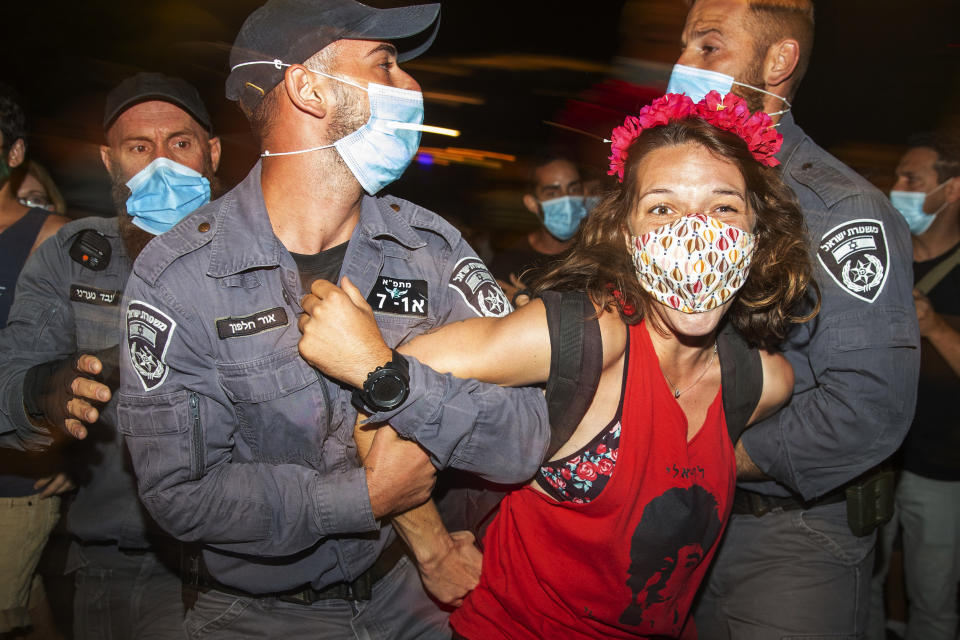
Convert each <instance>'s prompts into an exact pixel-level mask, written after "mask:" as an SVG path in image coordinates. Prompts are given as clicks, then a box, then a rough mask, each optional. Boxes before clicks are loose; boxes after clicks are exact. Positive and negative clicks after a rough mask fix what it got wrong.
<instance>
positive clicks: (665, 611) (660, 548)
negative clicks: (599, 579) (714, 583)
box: [620, 485, 723, 634]
mask: <svg viewBox="0 0 960 640" xmlns="http://www.w3.org/2000/svg"><path fill="white" fill-rule="evenodd" d="M722 528H723V525H722V523H721V522H720V516H719V513H718V505H717V500H716V499H715V498H714V497H713V496H712V495H711V494H710V492H709V491H707V490H706V489H704V488H703V487H701V486H699V485H693V486H691V487H687V488H684V487H674V488H672V489H669V490H667V491H666V492H664V493H663V494H662V495H660V496H658V497H656V498H654V499H653V500H651V501H650V502H649V503H648V504H647V506H646V507H645V508H644V510H643V515H642V516H641V518H640V522H639V524H637V527H636V529H634V532H633V537H632V538H631V541H630V568H629V570H628V577H627V581H626V584H627V586H628V587H630V592H631V594H632V595H631V598H630V605H629V606H628V607H627V608H626V610H624V612H623V614H622V615H621V616H620V623H621V624H627V625H632V626H639V627H640V628H641V629H642V630H647V629H650V630H653V631H655V632H656V633H658V634H662V633H664V632H668V631H669V632H679V631H680V629H681V628H682V626H683V623H684V622H685V620H683V619H681V618H680V616H679V615H677V613H676V606H675V602H674V600H675V598H676V597H677V596H678V595H679V594H680V593H682V592H683V591H684V590H685V589H690V588H693V586H692V585H687V584H686V583H687V580H688V578H689V577H690V575H691V574H692V573H693V572H694V570H695V569H696V568H697V567H698V566H699V565H700V563H701V562H703V558H704V556H705V555H706V552H707V550H709V549H710V548H711V547H712V546H713V544H714V543H715V542H716V541H717V538H718V537H719V535H720V531H721V530H722ZM655 625H656V626H655Z"/></svg>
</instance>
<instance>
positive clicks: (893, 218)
mask: <svg viewBox="0 0 960 640" xmlns="http://www.w3.org/2000/svg"><path fill="white" fill-rule="evenodd" d="M812 43H813V5H812V2H810V0H778V1H777V2H768V1H767V0H696V1H695V2H694V3H693V6H692V7H691V10H690V13H689V14H688V15H687V21H686V25H685V26H684V30H683V52H682V54H681V56H680V58H679V60H678V61H677V65H676V66H675V67H674V70H673V72H672V74H671V80H670V86H669V87H668V91H674V92H679V91H685V92H687V93H689V94H691V96H694V97H696V99H699V96H700V95H702V93H705V92H706V91H709V90H710V89H717V90H719V91H720V92H721V93H726V92H728V91H730V90H731V89H732V90H733V91H734V93H737V94H739V95H741V96H743V97H745V98H746V99H747V100H748V102H749V103H750V104H751V108H753V109H763V110H765V111H767V112H768V113H770V114H771V115H772V116H774V117H775V118H776V119H777V120H778V122H779V126H778V131H780V133H782V134H783V147H782V148H781V150H780V152H779V153H778V154H777V158H778V159H779V160H780V162H781V167H780V171H781V175H782V177H783V180H784V182H785V183H786V184H787V185H788V186H790V187H791V188H792V189H793V190H794V192H795V193H796V195H797V198H798V200H799V201H800V205H801V208H802V209H803V213H804V217H805V219H806V223H807V228H808V233H809V238H810V242H811V243H812V245H813V246H812V247H811V250H812V252H813V253H814V254H815V255H816V258H817V259H816V261H815V263H816V264H817V265H818V273H817V275H816V280H817V283H818V284H819V287H820V293H821V296H822V298H821V308H820V313H819V315H818V316H817V317H816V318H815V319H814V320H813V321H812V322H808V323H806V324H800V325H797V326H796V327H795V329H794V330H793V331H792V333H791V334H790V335H789V336H788V337H787V340H786V342H785V343H784V345H783V348H784V353H785V355H786V357H787V358H788V359H789V360H790V363H791V364H792V365H793V369H794V372H795V375H796V381H795V386H794V395H793V399H792V400H791V401H790V403H789V404H788V405H787V406H786V407H785V408H784V409H782V410H781V411H780V412H779V413H777V414H775V415H774V416H772V417H771V418H769V419H767V420H764V421H762V422H760V423H758V424H756V425H754V426H753V427H752V428H751V429H748V430H747V431H746V432H745V433H744V434H743V436H742V437H741V439H740V441H739V442H737V443H736V453H737V467H738V477H739V479H740V480H741V482H740V484H739V485H738V491H737V496H736V498H735V503H734V507H733V517H732V519H731V521H730V524H729V525H728V527H727V532H726V536H725V538H724V542H723V543H722V546H721V548H720V551H719V553H718V554H717V558H716V560H715V561H714V565H713V568H712V572H711V576H710V579H709V582H708V584H707V585H706V587H705V589H704V590H703V594H702V600H701V602H700V605H699V608H698V609H697V611H696V613H695V615H696V622H697V628H698V630H699V633H700V636H701V637H703V638H708V639H711V638H731V637H733V638H738V639H741V638H745V639H748V640H749V639H754V638H756V639H760V638H778V639H779V638H781V637H785V636H793V635H798V636H810V635H816V636H831V637H833V636H848V635H849V636H850V637H854V636H858V635H860V634H862V633H863V632H864V631H865V623H866V609H867V608H866V596H867V587H868V585H869V582H870V580H869V576H870V573H871V571H872V568H873V546H874V538H875V533H874V532H873V531H870V528H869V525H870V524H871V523H864V522H858V521H857V518H854V519H853V520H852V522H853V523H854V525H855V526H857V527H858V529H860V530H859V531H858V532H857V533H859V534H860V535H855V533H854V532H853V531H852V529H851V526H850V524H849V523H848V518H847V515H848V514H847V512H848V506H849V507H850V510H851V513H852V514H853V515H854V516H856V515H857V511H856V504H854V503H851V504H850V505H847V504H846V491H845V487H846V486H847V485H848V483H850V482H851V480H854V479H855V478H857V477H858V476H861V475H862V474H864V473H865V472H867V471H868V470H870V469H871V468H872V467H874V466H875V465H877V464H879V463H880V462H881V461H883V460H884V459H885V458H887V457H888V456H889V455H890V454H891V453H893V452H894V451H895V450H896V448H897V447H898V446H899V444H900V441H901V440H902V439H903V437H904V434H905V433H906V431H907V428H908V427H909V425H910V419H911V417H912V415H913V410H914V403H915V400H916V387H917V373H918V368H919V354H918V351H917V346H918V343H919V336H918V331H917V322H916V317H915V313H914V311H913V300H912V294H911V289H912V278H911V269H910V258H911V250H910V236H909V233H908V231H907V228H906V225H905V224H904V223H903V219H902V218H901V217H900V216H899V215H898V214H897V212H896V211H895V210H894V209H893V208H892V207H891V206H890V203H889V201H887V199H886V198H884V197H883V195H882V194H881V193H880V192H879V191H877V190H876V189H875V188H873V187H872V186H871V185H870V184H869V183H867V182H866V181H865V180H864V179H862V178H861V177H859V176H858V175H857V174H856V173H854V172H853V171H852V170H850V169H849V168H848V167H846V166H844V165H843V164H842V163H840V162H839V161H838V160H837V159H836V158H834V157H833V156H831V155H830V154H828V153H827V152H826V151H824V150H823V149H821V148H820V147H818V146H817V145H816V144H815V143H814V142H813V141H812V140H811V139H810V138H809V137H808V136H807V135H806V134H805V133H804V132H803V130H802V129H800V127H798V126H797V124H796V122H794V119H793V116H792V114H791V113H790V101H791V100H792V99H793V97H794V95H795V94H796V91H797V88H798V86H799V84H800V80H801V78H802V77H803V74H804V72H805V70H806V68H807V63H808V62H809V59H810V50H811V46H812ZM858 486H860V487H861V488H864V487H866V488H867V489H869V487H868V486H867V485H858ZM871 499H872V498H871ZM874 524H875V523H874ZM861 525H862V526H861Z"/></svg>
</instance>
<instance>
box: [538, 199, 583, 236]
mask: <svg viewBox="0 0 960 640" xmlns="http://www.w3.org/2000/svg"><path fill="white" fill-rule="evenodd" d="M540 207H541V208H542V209H543V226H544V227H546V228H547V231H549V232H550V235H552V236H553V237H555V238H556V239H557V240H563V241H566V240H569V239H570V238H572V237H573V234H575V233H576V232H577V228H578V227H579V226H580V221H581V220H583V219H584V218H585V217H587V208H586V206H584V204H583V196H563V197H562V198H553V199H552V200H544V201H542V202H541V203H540Z"/></svg>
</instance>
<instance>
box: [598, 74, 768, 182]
mask: <svg viewBox="0 0 960 640" xmlns="http://www.w3.org/2000/svg"><path fill="white" fill-rule="evenodd" d="M684 118H701V119H703V120H706V121H707V122H709V123H710V124H712V125H713V126H715V127H717V128H718V129H723V130H724V131H729V132H730V133H734V134H736V135H738V136H740V137H741V138H742V139H743V141H744V142H746V143H747V147H749V148H750V153H751V154H753V157H754V158H755V159H756V160H757V162H759V163H760V164H763V165H766V166H768V167H775V166H777V165H778V164H780V161H779V160H777V159H776V158H774V157H773V154H775V153H776V152H777V151H779V150H780V145H781V144H783V136H782V135H781V134H780V133H779V132H777V130H776V129H774V128H773V120H771V119H770V116H768V115H767V114H766V113H764V112H763V111H757V112H756V113H750V109H748V108H747V101H746V100H744V99H743V98H741V97H739V96H735V95H733V94H732V93H728V94H727V95H725V96H723V97H722V98H721V97H720V93H719V92H717V91H711V92H710V93H708V94H707V95H706V96H705V97H704V98H703V100H701V101H700V102H697V103H694V102H693V100H691V99H690V98H689V96H686V95H684V94H682V93H668V94H666V95H664V96H661V97H660V98H657V99H656V100H654V101H653V102H651V103H650V104H648V105H647V106H645V107H644V108H643V109H640V113H638V114H637V115H635V116H627V118H626V120H624V121H623V125H622V126H619V127H617V128H616V129H614V130H613V133H612V134H611V135H610V138H611V140H612V141H613V142H612V144H611V145H610V150H611V153H610V170H609V171H607V175H611V176H613V175H616V176H617V177H618V179H619V181H620V182H623V171H624V167H625V166H626V163H627V151H628V150H629V149H630V145H631V144H633V141H634V140H636V139H637V137H638V136H639V135H640V134H641V133H642V132H643V131H644V130H645V129H652V128H653V127H659V126H661V125H665V124H669V123H670V121H672V120H683V119H684Z"/></svg>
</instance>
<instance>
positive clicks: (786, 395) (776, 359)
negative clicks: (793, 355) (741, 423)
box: [747, 349, 793, 425]
mask: <svg viewBox="0 0 960 640" xmlns="http://www.w3.org/2000/svg"><path fill="white" fill-rule="evenodd" d="M760 365H761V366H762V368H763V391H762V392H761V393H760V402H758V403H757V408H756V409H754V411H753V415H752V416H750V420H749V421H748V422H747V424H748V425H751V424H753V423H754V422H757V421H758V420H762V419H763V418H766V417H767V416H771V415H773V414H774V413H776V411H777V410H778V409H779V408H780V407H782V406H783V405H785V404H786V403H787V401H788V400H789V399H790V396H791V395H793V367H792V366H790V362H788V361H787V359H786V358H784V357H783V355H782V354H779V353H772V352H770V351H765V350H763V349H761V350H760Z"/></svg>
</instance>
